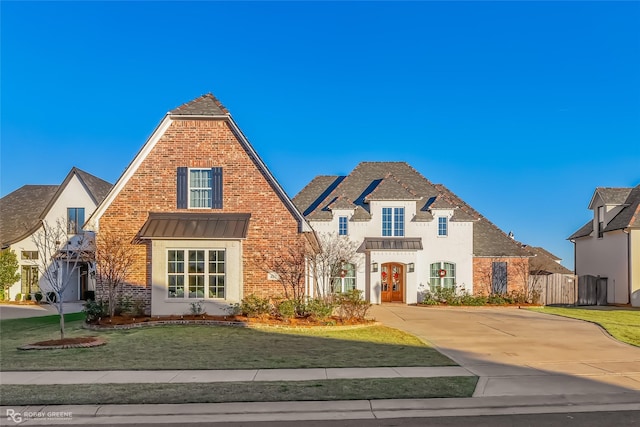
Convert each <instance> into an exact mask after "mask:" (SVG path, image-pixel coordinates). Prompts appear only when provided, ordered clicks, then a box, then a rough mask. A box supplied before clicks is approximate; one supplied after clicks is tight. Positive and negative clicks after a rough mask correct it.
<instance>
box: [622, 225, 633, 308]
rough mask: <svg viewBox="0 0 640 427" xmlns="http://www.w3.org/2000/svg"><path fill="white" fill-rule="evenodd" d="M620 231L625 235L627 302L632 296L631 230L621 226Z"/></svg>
mask: <svg viewBox="0 0 640 427" xmlns="http://www.w3.org/2000/svg"><path fill="white" fill-rule="evenodd" d="M622 232H623V233H624V234H626V235H627V287H628V288H629V304H631V297H632V296H633V284H632V283H631V232H630V231H629V230H628V229H626V228H623V229H622Z"/></svg>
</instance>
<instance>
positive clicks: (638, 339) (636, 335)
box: [528, 306, 640, 347]
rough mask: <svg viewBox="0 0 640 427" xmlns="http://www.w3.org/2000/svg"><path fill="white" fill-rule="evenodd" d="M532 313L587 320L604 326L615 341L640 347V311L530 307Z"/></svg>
mask: <svg viewBox="0 0 640 427" xmlns="http://www.w3.org/2000/svg"><path fill="white" fill-rule="evenodd" d="M528 309H529V310H531V311H536V312H538V313H545V314H555V315H558V316H564V317H570V318H573V319H578V320H586V321H588V322H593V323H596V324H598V325H600V326H602V327H603V328H604V329H605V330H606V331H607V332H609V334H611V336H613V337H614V338H615V339H617V340H619V341H622V342H625V343H627V344H631V345H635V346H638V347H640V310H617V309H616V310H608V309H587V308H573V307H548V306H547V307H530V308H528Z"/></svg>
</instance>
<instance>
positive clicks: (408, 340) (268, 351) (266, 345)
mask: <svg viewBox="0 0 640 427" xmlns="http://www.w3.org/2000/svg"><path fill="white" fill-rule="evenodd" d="M66 318H67V322H66V326H67V328H66V336H68V337H79V336H87V335H95V336H98V337H100V338H103V339H105V340H106V341H107V344H106V345H104V346H101V347H94V348H72V349H62V350H38V351H29V352H25V351H21V350H18V349H17V348H18V347H20V346H23V345H25V344H30V343H34V342H38V341H45V340H48V339H55V338H57V337H58V329H57V328H58V322H57V320H58V318H57V316H47V317H40V318H30V319H15V320H3V321H0V329H1V332H2V334H1V337H0V360H1V361H2V370H3V371H21V370H24V371H30V370H138V369H139V370H160V369H275V368H346V367H383V366H453V365H455V363H454V362H453V361H452V360H450V359H449V358H447V357H446V356H444V355H442V354H441V353H439V352H438V351H437V350H435V349H434V348H432V347H430V346H428V345H427V344H425V343H424V342H422V341H421V340H419V339H418V338H417V337H415V336H413V335H411V334H408V333H405V332H402V331H399V330H397V329H393V328H388V327H385V326H380V325H376V326H370V327H365V328H358V329H347V330H339V329H337V330H328V329H322V330H317V329H313V328H309V329H302V328H298V329H284V328H282V329H281V328H261V329H251V328H237V327H227V326H195V325H169V326H154V327H149V328H138V329H130V330H111V331H89V330H86V329H83V328H82V319H83V317H82V314H80V315H70V316H68V317H66Z"/></svg>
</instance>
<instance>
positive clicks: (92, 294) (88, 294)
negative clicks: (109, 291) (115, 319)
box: [84, 291, 96, 301]
mask: <svg viewBox="0 0 640 427" xmlns="http://www.w3.org/2000/svg"><path fill="white" fill-rule="evenodd" d="M95 299H96V291H84V300H85V301H89V300H95Z"/></svg>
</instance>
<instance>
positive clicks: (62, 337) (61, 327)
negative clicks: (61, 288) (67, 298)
mask: <svg viewBox="0 0 640 427" xmlns="http://www.w3.org/2000/svg"><path fill="white" fill-rule="evenodd" d="M56 296H57V297H58V313H59V314H60V339H61V340H63V339H64V303H63V302H62V296H61V295H56Z"/></svg>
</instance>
